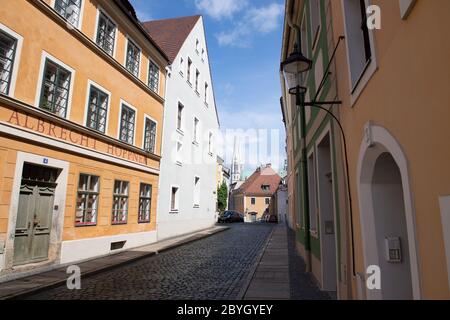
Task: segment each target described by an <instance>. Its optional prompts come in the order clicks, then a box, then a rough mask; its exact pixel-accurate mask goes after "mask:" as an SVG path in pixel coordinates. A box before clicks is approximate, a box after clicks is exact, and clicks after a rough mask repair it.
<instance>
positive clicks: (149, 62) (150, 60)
mask: <svg viewBox="0 0 450 320" xmlns="http://www.w3.org/2000/svg"><path fill="white" fill-rule="evenodd" d="M152 63H153V64H155V65H156V66H157V67H158V70H159V71H158V88H157V89H156V92H155V93H157V94H159V91H160V89H161V67H160V66H159V64H157V63H156V62H155V60H153V59H152V58H150V57H148V67H147V79H146V82H147V87H149V88H150V86H149V85H150V84H149V81H148V80H149V79H148V78H149V77H150V66H151V64H152ZM150 90H152V89H151V88H150ZM152 91H153V90H152Z"/></svg>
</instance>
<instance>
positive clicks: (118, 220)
mask: <svg viewBox="0 0 450 320" xmlns="http://www.w3.org/2000/svg"><path fill="white" fill-rule="evenodd" d="M128 198H129V182H128V181H120V180H115V181H114V193H113V209H112V224H126V223H127V219H128Z"/></svg>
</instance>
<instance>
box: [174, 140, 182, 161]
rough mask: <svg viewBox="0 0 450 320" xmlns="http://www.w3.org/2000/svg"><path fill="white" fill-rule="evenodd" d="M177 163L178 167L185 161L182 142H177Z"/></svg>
mask: <svg viewBox="0 0 450 320" xmlns="http://www.w3.org/2000/svg"><path fill="white" fill-rule="evenodd" d="M175 161H176V163H177V164H178V165H181V164H182V161H183V143H182V142H181V141H177V155H176V159H175Z"/></svg>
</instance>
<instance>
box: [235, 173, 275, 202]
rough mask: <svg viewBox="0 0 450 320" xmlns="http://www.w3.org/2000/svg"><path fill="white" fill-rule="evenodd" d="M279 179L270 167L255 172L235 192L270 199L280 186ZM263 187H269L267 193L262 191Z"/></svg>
mask: <svg viewBox="0 0 450 320" xmlns="http://www.w3.org/2000/svg"><path fill="white" fill-rule="evenodd" d="M280 182H281V177H280V176H279V175H278V173H276V172H275V170H273V169H272V168H270V167H266V168H261V169H258V170H256V171H255V172H254V173H253V174H252V175H251V176H250V177H249V178H248V179H247V180H246V181H245V182H244V183H243V184H242V186H241V187H240V188H239V189H238V190H237V191H236V193H238V194H239V193H244V194H245V195H247V196H255V197H271V196H272V195H273V194H274V193H275V192H276V191H277V189H278V186H279V185H280ZM263 185H267V186H270V188H269V190H268V191H265V190H263V189H262V186H263Z"/></svg>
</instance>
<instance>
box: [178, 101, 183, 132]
mask: <svg viewBox="0 0 450 320" xmlns="http://www.w3.org/2000/svg"><path fill="white" fill-rule="evenodd" d="M183 109H184V106H183V105H182V104H181V103H178V113H177V129H178V130H182V129H183Z"/></svg>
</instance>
